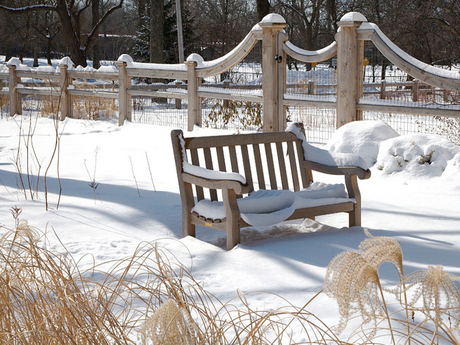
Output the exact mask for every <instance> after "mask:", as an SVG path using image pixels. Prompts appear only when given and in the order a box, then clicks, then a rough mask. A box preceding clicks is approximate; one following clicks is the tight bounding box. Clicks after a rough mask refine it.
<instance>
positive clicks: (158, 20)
mask: <svg viewBox="0 0 460 345" xmlns="http://www.w3.org/2000/svg"><path fill="white" fill-rule="evenodd" d="M163 12H164V0H150V62H160V63H161V62H163V61H164V60H163V43H164V42H163V28H164V13H163Z"/></svg>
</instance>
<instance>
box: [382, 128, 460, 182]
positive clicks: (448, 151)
mask: <svg viewBox="0 0 460 345" xmlns="http://www.w3.org/2000/svg"><path fill="white" fill-rule="evenodd" d="M451 160H452V162H451V163H449V161H451ZM459 163H460V147H459V146H456V145H454V144H453V143H451V142H450V141H449V140H447V139H445V138H444V137H442V136H439V135H434V134H412V135H404V136H399V137H395V138H392V139H388V140H386V141H384V142H382V144H381V146H380V151H379V154H378V156H377V163H376V167H377V169H378V170H380V171H382V173H384V174H393V173H404V174H405V175H408V176H410V177H427V178H428V177H435V176H441V175H442V174H443V172H444V171H445V170H446V168H447V167H448V166H449V171H448V173H449V174H452V170H453V171H455V170H456V171H457V172H458V170H459V169H458V164H459Z"/></svg>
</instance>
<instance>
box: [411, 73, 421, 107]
mask: <svg viewBox="0 0 460 345" xmlns="http://www.w3.org/2000/svg"><path fill="white" fill-rule="evenodd" d="M419 88H420V82H419V81H418V79H414V80H413V81H412V102H418V94H419V92H418V91H419Z"/></svg>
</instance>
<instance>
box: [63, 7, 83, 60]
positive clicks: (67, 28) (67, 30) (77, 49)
mask: <svg viewBox="0 0 460 345" xmlns="http://www.w3.org/2000/svg"><path fill="white" fill-rule="evenodd" d="M56 12H57V13H58V15H59V19H60V20H61V25H62V32H63V37H64V38H65V39H66V40H67V41H66V43H67V44H68V45H69V50H70V58H71V59H72V61H73V63H74V64H76V65H77V66H78V65H80V66H82V67H86V49H85V48H83V46H82V44H81V42H80V38H79V35H78V33H77V32H76V31H75V30H74V27H73V25H72V18H71V17H70V15H69V13H68V11H67V4H66V1H65V0H58V1H57V4H56Z"/></svg>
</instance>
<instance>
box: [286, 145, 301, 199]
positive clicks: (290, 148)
mask: <svg viewBox="0 0 460 345" xmlns="http://www.w3.org/2000/svg"><path fill="white" fill-rule="evenodd" d="M287 151H288V158H289V165H290V166H291V176H292V183H293V184H294V186H293V187H294V191H296V192H298V191H299V190H300V186H299V175H298V171H297V156H296V155H295V153H294V144H293V143H292V141H291V142H288V143H287Z"/></svg>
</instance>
